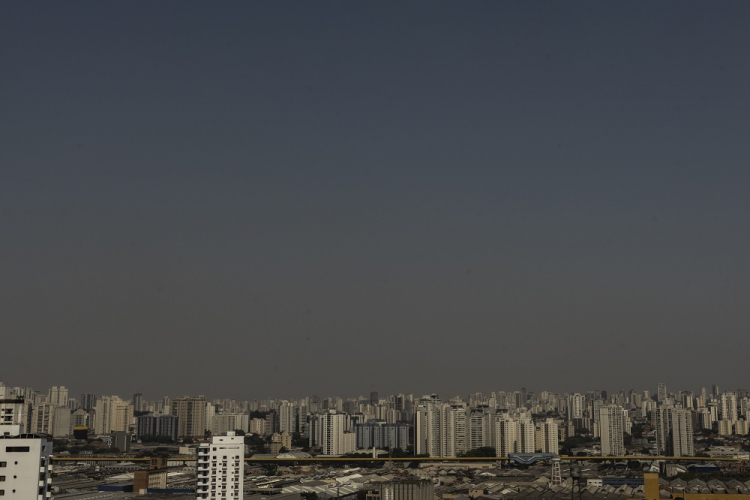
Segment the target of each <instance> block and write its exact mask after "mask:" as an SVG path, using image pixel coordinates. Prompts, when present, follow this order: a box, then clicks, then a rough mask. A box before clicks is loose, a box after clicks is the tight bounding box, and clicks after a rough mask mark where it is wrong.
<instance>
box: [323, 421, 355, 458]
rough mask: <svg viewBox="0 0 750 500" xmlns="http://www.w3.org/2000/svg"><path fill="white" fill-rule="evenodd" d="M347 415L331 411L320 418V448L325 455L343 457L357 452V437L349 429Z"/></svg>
mask: <svg viewBox="0 0 750 500" xmlns="http://www.w3.org/2000/svg"><path fill="white" fill-rule="evenodd" d="M348 417H349V415H347V414H346V413H339V412H337V411H335V410H329V411H328V412H327V413H324V414H323V415H321V416H320V421H319V422H320V448H321V450H322V452H323V455H343V454H345V453H351V452H353V451H355V450H356V448H357V445H356V436H355V434H354V433H353V432H349V429H348Z"/></svg>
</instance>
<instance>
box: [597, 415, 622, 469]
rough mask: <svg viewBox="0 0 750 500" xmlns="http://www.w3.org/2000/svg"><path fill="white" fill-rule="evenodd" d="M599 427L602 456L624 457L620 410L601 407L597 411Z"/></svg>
mask: <svg viewBox="0 0 750 500" xmlns="http://www.w3.org/2000/svg"><path fill="white" fill-rule="evenodd" d="M599 426H600V432H601V437H602V456H610V457H611V456H623V455H625V443H624V441H623V427H624V426H623V414H622V408H621V407H619V406H616V405H607V406H602V407H601V408H600V409H599Z"/></svg>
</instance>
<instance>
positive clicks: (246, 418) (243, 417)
mask: <svg viewBox="0 0 750 500" xmlns="http://www.w3.org/2000/svg"><path fill="white" fill-rule="evenodd" d="M238 430H239V431H243V432H245V433H247V432H249V431H250V415H247V414H244V413H228V414H221V415H214V418H213V420H212V421H211V434H212V435H214V436H220V435H224V434H227V433H228V432H234V431H238Z"/></svg>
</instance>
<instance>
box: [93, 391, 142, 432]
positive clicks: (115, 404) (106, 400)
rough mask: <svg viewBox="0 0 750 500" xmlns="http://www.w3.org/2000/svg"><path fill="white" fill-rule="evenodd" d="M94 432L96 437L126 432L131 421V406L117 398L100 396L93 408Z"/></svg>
mask: <svg viewBox="0 0 750 500" xmlns="http://www.w3.org/2000/svg"><path fill="white" fill-rule="evenodd" d="M94 410H95V411H94V432H95V433H96V434H98V435H104V434H110V433H111V432H113V431H122V432H127V431H128V430H129V429H130V424H131V422H132V421H133V405H132V404H131V403H130V402H129V401H125V400H123V399H120V398H119V397H118V396H102V397H101V398H99V399H98V400H97V401H96V406H95V408H94Z"/></svg>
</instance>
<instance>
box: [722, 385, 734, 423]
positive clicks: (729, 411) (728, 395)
mask: <svg viewBox="0 0 750 500" xmlns="http://www.w3.org/2000/svg"><path fill="white" fill-rule="evenodd" d="M720 402H721V413H720V418H721V420H728V421H729V422H731V423H732V424H734V423H735V422H736V421H737V418H738V415H737V395H736V394H735V393H733V392H725V393H723V394H722V395H721V399H720Z"/></svg>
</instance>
